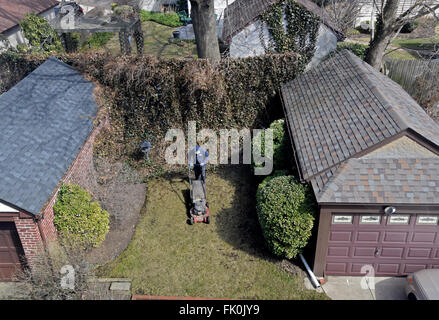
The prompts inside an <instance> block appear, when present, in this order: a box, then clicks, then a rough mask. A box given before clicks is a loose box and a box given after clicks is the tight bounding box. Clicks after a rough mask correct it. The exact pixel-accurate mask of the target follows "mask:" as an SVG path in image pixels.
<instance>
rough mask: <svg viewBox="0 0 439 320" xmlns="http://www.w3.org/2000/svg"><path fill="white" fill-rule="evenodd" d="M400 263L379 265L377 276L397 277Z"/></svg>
mask: <svg viewBox="0 0 439 320" xmlns="http://www.w3.org/2000/svg"><path fill="white" fill-rule="evenodd" d="M399 267H400V264H399V263H378V266H377V269H376V275H384V274H387V275H397V274H398V273H399Z"/></svg>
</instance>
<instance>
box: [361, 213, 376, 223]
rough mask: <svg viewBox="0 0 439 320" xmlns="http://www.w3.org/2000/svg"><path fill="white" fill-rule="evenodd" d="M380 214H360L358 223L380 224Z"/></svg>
mask: <svg viewBox="0 0 439 320" xmlns="http://www.w3.org/2000/svg"><path fill="white" fill-rule="evenodd" d="M380 223H381V216H379V215H371V216H366V215H365V216H361V218H360V224H380Z"/></svg>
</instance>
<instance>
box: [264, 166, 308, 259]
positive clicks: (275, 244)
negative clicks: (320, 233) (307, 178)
mask: <svg viewBox="0 0 439 320" xmlns="http://www.w3.org/2000/svg"><path fill="white" fill-rule="evenodd" d="M256 208H257V214H258V219H259V223H260V225H261V228H262V232H263V235H264V238H265V240H266V243H267V246H268V248H269V249H270V250H271V251H272V252H273V253H274V254H275V255H277V256H279V257H285V258H288V259H291V258H294V257H296V256H297V255H298V254H299V253H300V252H301V250H302V249H303V248H304V247H305V246H306V244H307V243H308V239H309V237H310V236H311V229H312V227H313V223H314V214H315V207H314V201H313V198H312V192H311V190H310V189H309V187H308V186H304V185H302V184H300V183H298V182H296V181H295V179H294V177H292V176H277V175H274V176H270V177H268V178H266V179H265V180H264V181H263V182H262V183H261V184H260V185H259V187H258V191H257V195H256Z"/></svg>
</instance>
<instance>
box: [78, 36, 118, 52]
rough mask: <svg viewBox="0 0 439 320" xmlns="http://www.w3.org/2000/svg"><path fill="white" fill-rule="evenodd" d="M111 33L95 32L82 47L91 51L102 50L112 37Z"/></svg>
mask: <svg viewBox="0 0 439 320" xmlns="http://www.w3.org/2000/svg"><path fill="white" fill-rule="evenodd" d="M113 35H114V34H113V33H112V32H97V33H93V35H92V36H91V37H90V38H89V39H87V41H85V42H84V44H83V45H82V47H88V48H92V49H99V48H102V47H103V46H104V45H105V44H106V43H107V42H108V41H110V39H111V38H112V37H113Z"/></svg>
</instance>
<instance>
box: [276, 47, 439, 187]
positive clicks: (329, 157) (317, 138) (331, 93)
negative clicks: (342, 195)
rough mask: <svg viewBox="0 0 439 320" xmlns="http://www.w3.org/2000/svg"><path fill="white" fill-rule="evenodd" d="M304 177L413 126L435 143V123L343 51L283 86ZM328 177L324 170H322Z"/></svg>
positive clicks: (389, 82)
mask: <svg viewBox="0 0 439 320" xmlns="http://www.w3.org/2000/svg"><path fill="white" fill-rule="evenodd" d="M281 94H282V99H283V103H284V107H285V110H286V115H287V119H288V121H289V126H290V128H291V136H292V139H293V141H294V144H295V147H296V152H297V161H298V162H299V165H300V169H301V174H302V178H303V179H304V180H306V181H309V180H311V179H312V178H314V177H316V178H317V179H319V180H321V181H320V183H321V184H323V183H324V180H325V179H326V178H324V177H321V176H320V177H319V175H322V174H323V173H325V171H326V170H328V169H330V168H332V167H334V166H337V165H339V164H341V163H342V162H344V161H345V160H347V159H349V158H351V157H353V156H355V155H357V154H359V153H360V152H363V151H366V150H367V149H369V148H371V147H373V146H376V145H377V144H379V143H382V142H384V141H385V140H386V139H389V138H391V137H393V136H395V135H397V134H399V133H402V132H404V131H406V130H407V129H411V130H413V131H414V132H416V133H417V134H419V135H421V136H422V137H424V138H425V139H427V140H428V141H430V142H431V143H432V144H433V145H434V146H436V147H437V146H439V125H438V124H436V123H435V122H434V120H433V119H431V118H430V117H429V116H428V115H427V114H426V113H425V112H424V110H423V109H422V108H421V107H420V106H419V105H418V104H417V103H416V102H415V101H414V100H413V98H411V97H410V95H409V94H408V93H407V92H405V91H404V90H403V89H402V88H401V87H400V86H399V85H398V84H396V83H395V82H393V81H392V80H391V79H390V78H388V77H386V76H385V75H383V74H381V73H380V72H378V71H376V70H375V69H374V68H372V67H371V66H370V65H369V64H367V63H365V62H364V61H362V60H361V59H359V58H358V57H356V56H355V55H353V54H352V53H351V52H349V51H347V50H344V51H342V52H341V53H339V54H337V55H336V56H335V57H333V58H331V59H328V60H326V61H324V62H322V63H321V64H320V65H318V66H317V67H316V68H313V69H311V70H310V71H308V72H306V73H305V74H303V75H301V76H300V77H298V78H296V79H295V80H293V81H291V82H289V83H287V84H285V85H284V86H283V87H282V89H281ZM325 175H328V173H325Z"/></svg>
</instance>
